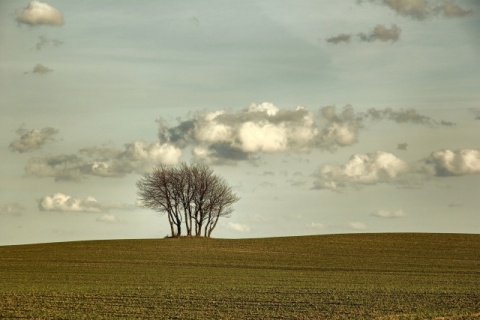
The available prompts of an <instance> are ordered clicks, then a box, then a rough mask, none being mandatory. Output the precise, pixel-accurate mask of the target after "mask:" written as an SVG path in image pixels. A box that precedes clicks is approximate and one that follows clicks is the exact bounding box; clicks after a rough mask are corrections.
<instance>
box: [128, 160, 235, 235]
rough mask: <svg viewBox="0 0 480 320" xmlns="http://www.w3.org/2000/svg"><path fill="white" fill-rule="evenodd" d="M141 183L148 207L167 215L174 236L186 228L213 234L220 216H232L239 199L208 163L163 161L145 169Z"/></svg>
mask: <svg viewBox="0 0 480 320" xmlns="http://www.w3.org/2000/svg"><path fill="white" fill-rule="evenodd" d="M137 187H138V193H137V194H138V197H139V200H140V202H141V204H142V205H143V206H144V207H146V208H150V209H153V210H155V211H158V212H161V213H165V214H166V215H167V217H168V222H169V224H170V231H171V236H172V237H180V236H182V232H183V231H184V230H185V235H186V236H193V235H195V236H204V237H210V236H211V234H212V231H213V229H215V227H216V226H217V223H218V220H219V219H220V217H229V216H230V214H231V213H232V212H233V204H234V203H235V202H237V201H238V200H239V198H238V197H237V196H236V194H234V193H233V192H232V188H231V187H230V186H229V185H228V183H227V181H226V180H225V179H224V178H222V177H220V176H217V175H215V174H214V172H213V170H212V169H211V168H210V167H209V166H208V165H206V164H187V163H180V164H178V165H175V166H168V165H163V164H161V165H158V166H157V167H155V168H154V169H153V170H152V171H151V172H147V173H145V174H144V175H143V176H142V177H141V178H140V179H139V180H138V181H137ZM183 226H184V227H185V229H183V228H182V227H183Z"/></svg>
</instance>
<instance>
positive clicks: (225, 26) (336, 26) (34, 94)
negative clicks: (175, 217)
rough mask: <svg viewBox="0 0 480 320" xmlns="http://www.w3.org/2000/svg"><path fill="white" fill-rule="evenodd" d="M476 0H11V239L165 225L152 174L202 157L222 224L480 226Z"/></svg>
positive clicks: (479, 24) (309, 228)
mask: <svg viewBox="0 0 480 320" xmlns="http://www.w3.org/2000/svg"><path fill="white" fill-rule="evenodd" d="M479 32H480V2H479V1H476V0H438V1H436V0H344V1H326V0H325V1H324V0H321V1H318V0H301V1H298V0H282V1H272V0H270V1H268V0H265V1H225V0H222V1H220V0H207V1H201V2H200V1H148V0H142V1H123V0H116V1H91V0H84V1H55V0H47V2H43V1H30V2H29V1H28V0H0V148H1V151H0V245H16V244H26V243H43V242H57V241H76V240H93V239H132V238H159V237H164V236H165V235H167V234H168V233H169V225H168V221H167V219H166V217H165V216H162V215H161V214H160V213H156V212H153V211H151V210H147V209H144V208H141V207H140V206H139V205H138V199H137V194H136V192H137V190H136V186H135V182H136V181H137V180H138V179H139V178H140V177H141V175H142V174H143V173H145V172H147V171H149V170H152V168H153V167H154V166H155V165H156V164H159V163H162V164H176V163H179V162H181V161H186V162H205V163H208V164H209V165H211V166H212V168H213V169H214V171H215V172H216V173H217V174H218V175H220V176H222V177H224V178H225V179H226V180H227V181H228V182H229V183H230V185H231V186H232V189H233V191H234V192H235V193H236V194H237V195H238V196H239V197H240V200H239V201H238V202H237V203H236V204H235V206H234V209H235V211H234V213H233V214H232V216H231V217H230V218H228V219H223V220H221V221H220V222H219V224H218V226H217V227H216V229H215V231H214V232H213V234H212V236H213V237H218V238H256V237H278V236H298V235H311V234H336V233H358V232H362V233H363V232H449V233H450V232H451V233H478V232H479V231H480V215H479V213H480V197H479V196H478V195H479V190H480V140H479V137H480V90H479V88H480V63H479V62H480V60H479V58H480V37H479Z"/></svg>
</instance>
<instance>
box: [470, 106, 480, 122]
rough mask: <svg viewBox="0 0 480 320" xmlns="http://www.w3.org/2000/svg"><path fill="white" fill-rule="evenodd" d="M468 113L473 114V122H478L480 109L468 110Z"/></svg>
mask: <svg viewBox="0 0 480 320" xmlns="http://www.w3.org/2000/svg"><path fill="white" fill-rule="evenodd" d="M468 111H470V113H472V114H473V116H474V117H475V120H480V109H478V108H469V109H468Z"/></svg>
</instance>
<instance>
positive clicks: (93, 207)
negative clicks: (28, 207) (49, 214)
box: [38, 193, 134, 213]
mask: <svg viewBox="0 0 480 320" xmlns="http://www.w3.org/2000/svg"><path fill="white" fill-rule="evenodd" d="M38 207H39V209H40V210H41V211H55V212H96V213H101V212H108V211H109V210H111V209H115V210H132V209H133V208H134V206H133V205H128V204H122V203H101V202H99V201H97V199H95V198H94V197H86V198H84V199H79V198H74V197H72V196H69V195H65V194H63V193H55V194H53V195H50V196H44V197H43V198H41V199H40V200H38Z"/></svg>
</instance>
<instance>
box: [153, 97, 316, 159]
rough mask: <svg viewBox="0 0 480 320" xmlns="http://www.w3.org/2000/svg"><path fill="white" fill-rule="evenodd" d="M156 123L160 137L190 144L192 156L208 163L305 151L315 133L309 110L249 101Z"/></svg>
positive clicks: (177, 142)
mask: <svg viewBox="0 0 480 320" xmlns="http://www.w3.org/2000/svg"><path fill="white" fill-rule="evenodd" d="M159 123H160V130H159V139H160V141H164V142H168V143H172V144H175V145H176V146H178V147H180V148H184V147H186V146H188V145H192V146H193V156H194V157H195V158H196V159H197V160H203V161H207V162H210V163H226V162H228V161H234V162H235V161H241V160H252V159H254V158H255V156H254V154H256V153H278V152H285V151H297V152H308V151H309V150H311V149H312V147H313V146H314V144H315V139H316V137H317V136H318V128H317V126H316V123H315V120H314V114H313V113H312V112H310V111H308V110H307V109H306V108H303V107H297V108H295V109H294V110H280V109H279V108H277V107H275V106H274V105H273V104H271V103H262V104H258V105H257V104H252V105H251V106H250V107H249V108H247V109H244V110H242V111H240V112H238V113H228V112H227V111H225V110H219V111H214V112H207V113H202V114H197V115H195V116H194V117H193V119H189V120H185V121H182V122H180V123H179V124H178V125H177V126H175V127H171V128H169V127H168V126H167V125H166V124H165V123H164V121H163V120H159Z"/></svg>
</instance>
